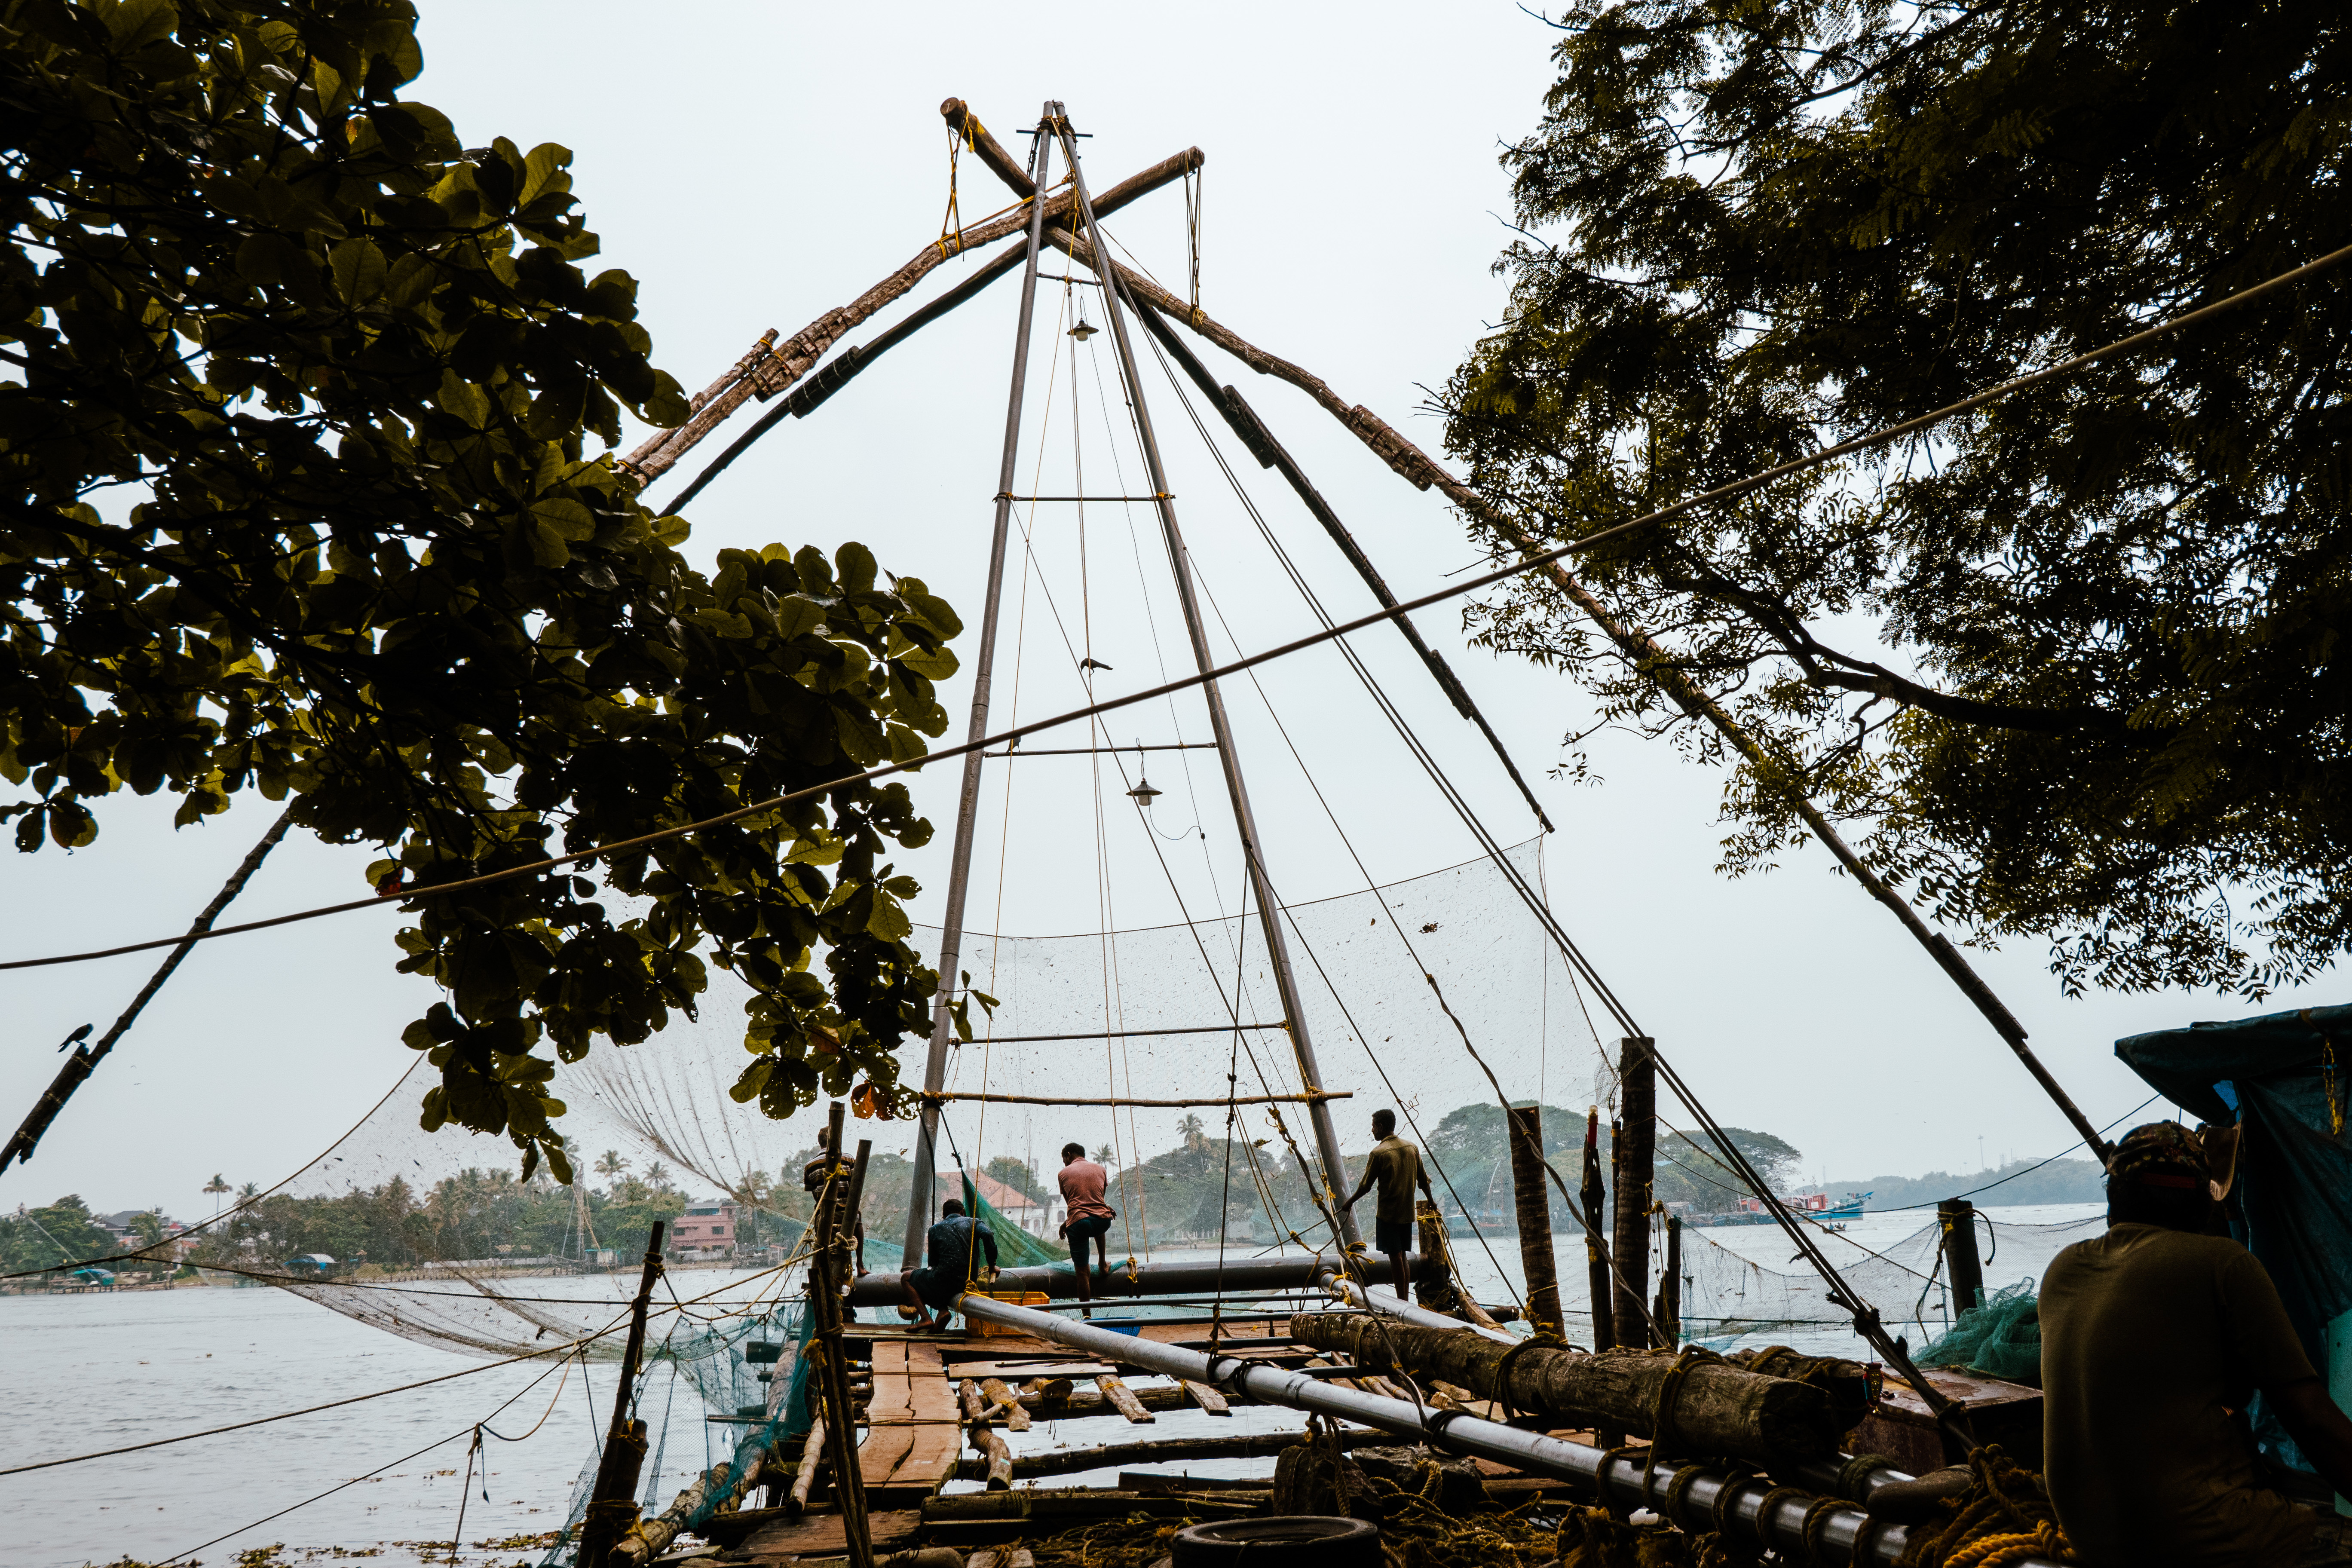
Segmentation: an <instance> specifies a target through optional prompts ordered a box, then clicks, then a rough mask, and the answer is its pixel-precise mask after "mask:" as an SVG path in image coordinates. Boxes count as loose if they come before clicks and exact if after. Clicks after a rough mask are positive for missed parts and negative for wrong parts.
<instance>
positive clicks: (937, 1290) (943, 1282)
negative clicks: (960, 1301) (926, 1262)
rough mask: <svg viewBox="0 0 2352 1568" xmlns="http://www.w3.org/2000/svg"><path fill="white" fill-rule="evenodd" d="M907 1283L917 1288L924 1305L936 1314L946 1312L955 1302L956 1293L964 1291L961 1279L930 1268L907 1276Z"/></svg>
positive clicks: (916, 1292)
mask: <svg viewBox="0 0 2352 1568" xmlns="http://www.w3.org/2000/svg"><path fill="white" fill-rule="evenodd" d="M907 1283H908V1284H909V1285H912V1286H913V1287H914V1288H915V1294H916V1295H917V1296H919V1297H920V1298H921V1299H922V1302H923V1305H925V1306H926V1307H929V1309H930V1310H933V1311H934V1312H944V1311H946V1310H948V1307H949V1305H950V1303H951V1302H953V1301H954V1300H955V1299H956V1293H957V1292H958V1291H959V1290H961V1289H963V1281H962V1280H961V1279H957V1278H953V1277H951V1276H950V1275H947V1274H943V1273H941V1272H940V1270H939V1269H936V1268H918V1269H916V1270H915V1271H914V1272H913V1273H912V1274H909V1275H908V1276H907Z"/></svg>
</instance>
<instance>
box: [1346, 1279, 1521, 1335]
mask: <svg viewBox="0 0 2352 1568" xmlns="http://www.w3.org/2000/svg"><path fill="white" fill-rule="evenodd" d="M1322 1284H1323V1286H1324V1288H1325V1289H1328V1290H1332V1291H1334V1292H1336V1293H1338V1294H1339V1295H1340V1296H1341V1297H1344V1298H1345V1299H1346V1300H1347V1302H1348V1304H1349V1306H1351V1307H1360V1308H1361V1309H1362V1310H1365V1311H1367V1312H1383V1313H1386V1314H1387V1315H1388V1316H1390V1317H1391V1318H1396V1319H1399V1320H1401V1321H1404V1322H1408V1323H1413V1324H1417V1325H1419V1326H1420V1327H1422V1328H1424V1329H1461V1330H1464V1331H1467V1332H1470V1333H1474V1334H1479V1335H1483V1336H1484V1337H1486V1338H1487V1339H1490V1340H1493V1341H1494V1342H1496V1343H1497V1344H1506V1345H1516V1344H1517V1343H1519V1342H1520V1341H1519V1337H1518V1336H1517V1334H1513V1333H1508V1332H1506V1331H1503V1330H1501V1329H1489V1328H1484V1327H1481V1326H1480V1325H1478V1324H1476V1323H1465V1322H1464V1321H1462V1320H1461V1319H1459V1318H1449V1317H1447V1316H1446V1315H1445V1314H1444V1313H1443V1312H1433V1311H1431V1310H1429V1309H1428V1308H1426V1307H1416V1306H1414V1305H1413V1304H1412V1302H1410V1301H1406V1300H1399V1299H1398V1298H1397V1297H1394V1296H1390V1297H1386V1298H1382V1297H1379V1296H1375V1295H1373V1294H1372V1293H1371V1292H1370V1290H1365V1289H1359V1288H1358V1287H1357V1285H1356V1282H1355V1281H1354V1280H1352V1279H1347V1278H1345V1277H1344V1276H1342V1275H1339V1274H1334V1273H1329V1272H1326V1273H1325V1274H1324V1276H1323V1279H1322Z"/></svg>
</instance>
